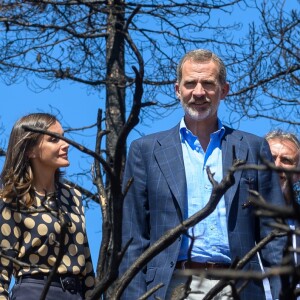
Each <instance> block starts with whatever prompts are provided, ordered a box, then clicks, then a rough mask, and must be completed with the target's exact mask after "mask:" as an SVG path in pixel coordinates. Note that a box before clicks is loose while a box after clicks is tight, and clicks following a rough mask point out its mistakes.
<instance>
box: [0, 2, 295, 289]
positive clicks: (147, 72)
mask: <svg viewBox="0 0 300 300" xmlns="http://www.w3.org/2000/svg"><path fill="white" fill-rule="evenodd" d="M139 2H140V1H137V2H127V1H124V0H108V1H100V0H99V1H97V0H68V1H64V0H61V1H58V0H56V1H55V0H39V1H36V0H25V1H19V0H16V1H9V0H2V1H1V15H0V48H1V51H0V76H1V79H2V80H3V81H4V82H6V83H7V84H13V83H16V82H19V81H21V80H25V81H26V83H27V84H28V86H29V87H31V88H32V89H34V90H43V89H49V88H55V87H56V86H57V85H58V84H59V82H60V81H61V80H69V81H72V82H74V83H79V84H84V85H86V86H87V87H89V88H90V89H95V90H97V91H98V92H99V95H103V97H104V98H105V112H104V113H103V112H102V111H99V114H98V120H97V125H96V126H97V138H96V148H95V151H94V152H92V151H90V150H88V149H84V147H82V146H81V147H78V148H79V149H80V150H81V151H82V150H83V151H86V153H88V154H90V155H92V157H93V158H94V159H95V162H94V174H93V175H94V184H95V186H96V188H97V197H95V196H93V195H90V194H89V193H88V192H87V191H86V190H84V187H81V190H82V191H84V192H86V194H87V195H88V196H89V197H92V198H94V199H96V201H99V203H100V205H101V209H102V219H103V229H102V232H103V240H102V246H101V250H100V254H99V262H98V279H99V285H100V288H99V290H105V289H106V288H107V286H109V285H110V284H111V283H112V282H113V281H114V279H115V278H116V276H117V272H116V271H117V267H118V263H119V261H120V259H121V255H120V251H121V249H120V245H121V244H120V226H121V223H120V221H121V218H120V215H121V207H122V200H123V195H122V193H121V179H122V171H123V167H124V162H125V155H126V139H127V136H128V134H129V133H130V131H131V130H132V129H133V128H134V127H135V126H136V125H137V124H138V122H139V121H140V119H142V118H150V119H151V118H154V117H156V116H157V114H161V115H162V114H163V113H164V110H162V109H163V108H170V107H173V106H176V103H177V100H175V98H174V96H173V94H174V93H173V84H174V82H175V80H176V79H175V78H176V65H177V63H178V60H179V58H180V57H182V55H183V53H185V52H186V51H188V50H190V49H193V48H199V47H202V48H205V47H207V48H214V49H215V50H216V51H217V52H220V53H224V55H223V56H224V58H226V60H225V62H226V63H227V65H228V67H229V70H230V71H229V75H230V76H229V79H230V80H231V81H232V83H233V86H234V87H235V88H234V90H235V92H234V93H232V94H231V95H230V96H229V98H228V101H229V102H228V104H230V105H232V103H238V104H239V105H240V106H236V105H234V106H233V107H232V109H233V110H236V109H237V108H241V109H240V112H241V113H242V115H247V116H251V115H250V114H249V113H247V114H245V111H246V110H247V107H251V108H252V109H255V107H256V106H254V105H253V106H249V103H250V104H251V103H254V101H256V100H257V99H260V98H259V97H258V96H260V95H261V93H262V94H263V95H266V96H269V97H270V98H268V99H270V103H271V104H270V105H274V106H273V107H272V109H274V107H277V106H278V101H279V100H280V104H281V105H282V106H281V108H282V109H284V108H290V107H293V108H292V109H293V110H294V112H296V114H297V113H299V112H298V110H297V109H298V108H294V104H295V103H296V104H297V103H298V104H299V100H298V102H297V101H295V100H294V101H292V102H291V101H281V100H283V99H284V98H283V94H281V92H282V89H281V88H280V89H279V91H280V94H278V95H277V94H276V91H277V89H274V85H275V84H277V83H278V82H279V81H280V82H281V80H282V78H283V74H285V75H286V76H285V77H284V78H285V80H286V86H287V87H288V88H289V92H290V94H291V93H294V95H297V91H299V90H298V87H299V85H298V86H297V85H296V84H294V83H297V84H298V81H297V78H298V77H299V76H298V77H297V74H299V73H297V72H298V71H299V69H298V67H297V66H298V65H297V64H295V61H296V62H297V63H298V64H299V55H298V54H299V53H298V52H299V51H298V50H297V51H298V52H297V53H296V51H294V49H299V48H297V44H296V42H295V41H294V40H293V33H294V31H295V30H296V29H295V28H296V25H297V20H296V19H297V16H298V15H299V12H297V11H296V10H294V11H291V12H290V13H287V15H286V12H285V10H284V7H279V6H276V5H275V3H277V1H270V2H271V4H272V5H274V6H272V9H273V10H274V9H275V12H277V13H278V15H276V14H275V15H272V14H270V15H268V14H267V11H268V10H266V9H265V6H262V9H261V14H262V16H264V19H263V21H265V23H263V24H264V25H265V26H267V25H268V27H265V28H266V30H267V31H266V32H267V33H269V37H268V38H266V41H267V42H266V43H267V44H264V45H263V44H259V43H258V41H260V40H257V35H256V31H254V30H251V32H250V33H251V35H250V36H249V37H247V39H246V40H247V41H248V43H245V40H237V39H235V38H234V36H232V34H231V33H232V32H233V31H238V30H240V29H241V25H240V24H239V23H237V22H234V20H233V21H232V23H231V22H228V19H229V18H227V19H226V23H224V24H223V23H222V21H223V19H224V18H222V17H221V16H230V15H231V14H233V13H234V11H235V10H238V9H239V8H240V7H243V8H247V7H248V3H247V2H248V1H246V0H211V1H209V2H203V1H197V0H192V1H185V2H184V3H183V2H182V1H164V3H163V4H162V3H161V1H156V0H152V1H143V3H142V4H141V3H139ZM252 2H253V1H249V3H250V4H252ZM268 3H269V2H268ZM256 9H259V6H258V5H257V7H256ZM277 9H278V10H277ZM273 10H270V12H271V11H273ZM268 12H269V11H268ZM219 16H220V18H219ZM280 16H282V17H281V18H280ZM283 16H285V18H283ZM270 20H272V22H271V24H269V23H270V22H269V21H270ZM283 20H284V22H282V21H283ZM298 22H299V16H298ZM279 25H280V26H283V28H284V29H285V30H281V31H280V33H281V39H280V40H281V41H282V43H281V44H279V45H278V47H274V45H277V44H278V42H277V41H276V40H275V38H274V34H275V33H277V31H278V27H277V26H279ZM253 28H254V27H253ZM263 29H264V27H261V28H260V30H261V31H260V34H262V33H263V32H264V31H262V30H263ZM255 30H256V29H255ZM272 30H274V32H273V31H272ZM270 37H273V39H271V38H270ZM288 39H289V44H287V43H285V41H286V40H288ZM247 46H249V49H250V50H249V49H247V48H246V47H247ZM263 46H264V47H265V48H264V47H263ZM294 46H295V48H294ZM258 49H259V50H260V51H258ZM274 49H281V51H279V52H278V55H279V56H276V57H275V56H274V58H273V56H271V55H272V54H273V53H275V51H274ZM246 50H249V51H250V52H249V51H246ZM267 50H268V51H267ZM264 51H266V52H267V53H268V55H266V56H264V55H260V56H258V58H259V59H258V58H257V57H256V56H255V55H257V54H258V53H260V52H261V53H264ZM295 53H296V54H295ZM225 54H226V56H227V57H226V56H225ZM269 61H270V63H271V65H274V61H275V62H278V68H279V67H282V66H283V67H284V68H283V69H282V70H281V71H277V72H275V73H274V74H273V73H272V74H271V73H268V74H265V72H259V70H261V71H262V70H263V71H265V70H266V69H267V68H264V64H265V63H269ZM248 62H250V63H251V64H250V66H249V65H248ZM279 62H280V64H279ZM281 62H284V64H283V63H281ZM258 63H261V67H260V68H259V70H257V66H258ZM245 64H246V67H245ZM271 65H270V66H271ZM245 70H247V72H246V73H244V71H245ZM270 70H272V69H271V68H270ZM279 70H280V69H279ZM284 70H285V73H284ZM233 74H234V76H233ZM237 75H238V76H237ZM265 75H266V76H267V77H265ZM247 79H249V80H247ZM245 80H246V81H245ZM291 83H293V84H291ZM263 84H264V85H263ZM261 87H262V89H259V88H261ZM284 95H285V96H287V94H284ZM231 99H232V100H231ZM243 99H246V100H243ZM295 99H297V98H296V97H295ZM99 101H100V100H99ZM247 101H250V102H249V103H248V102H247ZM262 101H265V98H263V99H262ZM259 103H265V102H258V104H259ZM261 105H262V104H261ZM292 105H293V106H292ZM146 107H147V110H146V109H144V108H146ZM257 107H258V108H259V109H257V110H258V111H259V110H260V109H261V108H260V107H259V106H257ZM261 107H262V106H261ZM270 107H271V106H270ZM128 111H129V112H128ZM264 111H266V110H265V109H264ZM250 112H251V111H250ZM272 116H273V115H272ZM296 116H297V115H296ZM289 120H293V118H291V117H290V118H289ZM295 120H297V119H295ZM294 123H295V124H297V122H296V121H295V122H294ZM103 127H104V128H103ZM104 140H105V143H106V145H105V147H103V144H104V142H103V141H104ZM103 148H104V150H103ZM104 254H105V255H104ZM101 285H102V286H101Z"/></svg>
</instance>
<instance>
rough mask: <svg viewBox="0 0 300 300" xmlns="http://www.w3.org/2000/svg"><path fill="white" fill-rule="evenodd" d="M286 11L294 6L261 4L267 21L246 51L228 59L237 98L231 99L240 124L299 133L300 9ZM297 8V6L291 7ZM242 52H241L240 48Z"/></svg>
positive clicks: (254, 27) (253, 32) (252, 31)
mask: <svg viewBox="0 0 300 300" xmlns="http://www.w3.org/2000/svg"><path fill="white" fill-rule="evenodd" d="M297 2H298V6H297V4H296V3H294V4H295V5H294V4H292V5H291V6H290V8H289V10H288V9H284V7H285V5H286V4H288V3H289V2H288V1H265V0H264V1H255V7H256V9H257V10H256V12H257V15H258V17H259V19H260V20H261V22H257V20H256V21H255V22H253V23H251V24H249V33H248V35H247V36H245V37H243V38H242V40H243V42H242V44H243V45H244V46H243V48H241V49H240V51H236V52H235V53H234V54H233V52H231V53H228V56H229V57H232V59H233V61H232V63H231V64H230V65H229V66H228V67H229V72H230V73H231V74H232V75H231V76H230V78H231V80H232V86H233V88H232V90H233V92H232V93H231V95H230V96H229V97H228V98H227V104H228V106H229V108H230V110H231V111H235V112H236V113H237V114H235V117H236V118H237V120H239V119H240V118H241V117H242V116H243V117H245V116H247V117H248V118H252V119H256V118H267V119H270V120H272V121H274V123H275V124H280V123H286V124H289V125H291V127H293V128H294V129H295V131H298V130H299V125H300V122H299V115H300V110H299V108H300V105H299V104H300V47H299V42H298V36H299V25H300V10H299V4H300V2H299V1H297ZM290 4H291V3H290ZM235 50H237V48H235Z"/></svg>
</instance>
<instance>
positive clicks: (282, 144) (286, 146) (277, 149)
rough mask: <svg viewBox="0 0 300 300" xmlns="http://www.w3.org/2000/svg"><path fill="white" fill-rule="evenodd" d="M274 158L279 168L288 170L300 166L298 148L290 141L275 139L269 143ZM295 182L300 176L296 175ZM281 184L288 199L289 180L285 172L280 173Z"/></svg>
mask: <svg viewBox="0 0 300 300" xmlns="http://www.w3.org/2000/svg"><path fill="white" fill-rule="evenodd" d="M268 143H269V145H270V149H271V152H272V156H273V159H274V162H275V165H276V166H277V167H282V168H286V169H290V168H297V167H299V165H300V154H299V150H298V148H297V146H296V145H295V144H294V143H293V142H291V141H290V140H287V139H285V140H282V139H278V138H274V139H271V140H269V141H268ZM292 180H293V182H296V181H297V180H299V175H297V174H295V175H294V176H293V178H292ZM280 184H281V189H282V191H283V193H284V194H285V197H287V193H288V192H287V178H286V174H285V173H284V172H282V173H280Z"/></svg>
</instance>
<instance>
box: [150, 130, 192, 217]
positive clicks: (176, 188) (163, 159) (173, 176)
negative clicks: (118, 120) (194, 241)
mask: <svg viewBox="0 0 300 300" xmlns="http://www.w3.org/2000/svg"><path fill="white" fill-rule="evenodd" d="M154 156H155V158H156V161H157V164H158V165H159V167H160V170H161V172H162V174H163V176H164V178H165V179H166V181H167V183H168V186H169V188H170V190H171V192H172V194H173V195H174V197H175V199H176V201H177V203H174V204H175V206H178V205H179V208H180V210H181V212H180V213H181V216H182V214H183V211H184V202H185V201H186V195H187V189H186V177H185V169H184V162H183V154H182V148H181V142H180V135H179V125H177V126H176V127H174V128H172V129H170V130H168V133H167V134H166V135H164V136H162V137H161V138H158V139H157V142H156V145H155V148H154Z"/></svg>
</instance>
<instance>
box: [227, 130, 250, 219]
mask: <svg viewBox="0 0 300 300" xmlns="http://www.w3.org/2000/svg"><path fill="white" fill-rule="evenodd" d="M225 130H226V131H225V134H224V137H223V140H222V163H223V177H225V176H226V175H227V173H228V171H229V169H230V168H231V167H232V165H233V160H234V158H236V159H239V160H246V159H247V154H248V148H247V146H246V144H245V143H243V136H242V135H241V134H240V133H239V132H237V131H235V130H233V129H232V128H229V127H226V126H225ZM241 174H242V172H240V171H239V172H235V173H234V178H235V183H234V184H233V186H231V187H230V188H229V189H228V191H227V192H226V193H225V195H224V197H225V203H226V208H227V214H228V213H229V211H230V207H231V203H232V200H233V197H234V195H235V193H236V190H237V187H238V183H239V181H240V178H241Z"/></svg>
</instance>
